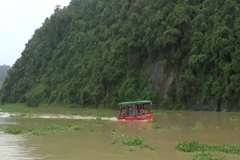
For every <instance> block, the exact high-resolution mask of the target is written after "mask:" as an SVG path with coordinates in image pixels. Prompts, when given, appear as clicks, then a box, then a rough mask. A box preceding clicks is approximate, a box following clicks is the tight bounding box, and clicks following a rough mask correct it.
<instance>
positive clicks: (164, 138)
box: [0, 112, 240, 160]
mask: <svg viewBox="0 0 240 160" xmlns="http://www.w3.org/2000/svg"><path fill="white" fill-rule="evenodd" d="M233 115H234V116H236V117H238V118H240V116H239V115H238V114H237V113H236V114H234V113H229V114H228V113H208V112H181V113H180V112H178V113H174V112H170V113H165V114H159V115H157V116H156V115H155V117H154V119H155V120H156V123H150V122H139V121H130V122H129V121H108V122H105V123H102V124H96V123H93V121H90V120H81V119H80V120H79V119H74V118H73V119H71V118H70V119H67V117H69V116H65V118H62V119H57V117H54V116H53V117H54V119H51V118H49V117H51V116H50V115H48V116H47V117H48V118H41V116H40V117H38V118H33V119H29V118H6V117H7V116H5V118H4V117H2V118H0V124H4V125H5V124H11V125H17V126H21V127H31V126H34V125H47V124H50V123H54V124H58V125H64V124H67V123H73V122H79V121H81V122H82V124H83V125H82V129H81V130H79V131H72V132H65V133H48V134H46V135H44V136H42V137H37V136H24V137H23V136H15V135H7V134H4V133H0V144H1V145H0V157H1V158H0V160H28V159H29V160H36V159H40V158H39V157H37V156H36V155H41V157H43V158H42V159H43V160H79V159H83V160H123V159H131V160H140V159H152V160H191V159H192V154H189V153H183V152H178V151H177V150H176V146H177V144H178V143H179V142H182V141H200V142H203V143H206V144H238V145H240V141H239V134H240V130H239V126H240V125H239V122H240V120H235V121H231V120H230V117H231V116H233ZM42 117H44V116H42ZM45 117H46V115H45ZM62 117H64V116H62ZM70 117H71V116H70ZM108 120H111V119H108ZM14 123H15V124H14ZM196 124H198V125H199V124H201V125H200V126H201V127H200V128H197V127H194V126H196ZM156 125H161V126H164V128H163V129H156V128H155V126H156ZM91 128H96V129H98V130H99V131H100V132H99V133H90V132H87V130H89V129H91ZM112 130H117V132H119V133H121V134H125V135H128V136H129V137H131V136H140V137H142V138H143V139H144V140H145V141H146V142H148V143H149V144H153V145H156V146H158V147H159V150H156V151H150V150H147V149H136V150H134V151H129V149H128V148H127V147H124V146H121V145H119V143H118V142H115V139H114V138H113V137H112V136H111V131H112ZM224 156H227V159H229V160H239V159H240V157H239V156H237V155H234V156H232V155H224Z"/></svg>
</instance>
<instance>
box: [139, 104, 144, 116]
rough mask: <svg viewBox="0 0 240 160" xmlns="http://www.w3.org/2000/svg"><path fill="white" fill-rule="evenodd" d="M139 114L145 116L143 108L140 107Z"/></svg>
mask: <svg viewBox="0 0 240 160" xmlns="http://www.w3.org/2000/svg"><path fill="white" fill-rule="evenodd" d="M140 114H141V115H143V114H145V111H144V108H143V106H142V107H141V109H140Z"/></svg>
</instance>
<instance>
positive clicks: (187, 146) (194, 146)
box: [177, 141, 240, 154]
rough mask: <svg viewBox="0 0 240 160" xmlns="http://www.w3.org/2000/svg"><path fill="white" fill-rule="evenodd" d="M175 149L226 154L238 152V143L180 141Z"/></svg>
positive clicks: (239, 149)
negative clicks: (219, 143)
mask: <svg viewBox="0 0 240 160" xmlns="http://www.w3.org/2000/svg"><path fill="white" fill-rule="evenodd" d="M177 149H178V150H179V151H182V152H197V151H202V152H204V151H208V152H216V151H218V152H224V153H228V154H240V146H239V145H218V144H212V145H206V144H203V143H201V142H197V141H193V142H181V143H178V145H177Z"/></svg>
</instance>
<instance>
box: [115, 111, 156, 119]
mask: <svg viewBox="0 0 240 160" xmlns="http://www.w3.org/2000/svg"><path fill="white" fill-rule="evenodd" d="M152 118H153V113H152V112H149V113H146V114H143V115H119V116H117V119H118V120H128V121H134V120H152Z"/></svg>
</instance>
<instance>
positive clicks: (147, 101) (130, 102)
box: [118, 100, 152, 106]
mask: <svg viewBox="0 0 240 160" xmlns="http://www.w3.org/2000/svg"><path fill="white" fill-rule="evenodd" d="M133 104H152V101H149V100H140V101H129V102H121V103H118V105H119V106H125V105H133Z"/></svg>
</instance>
